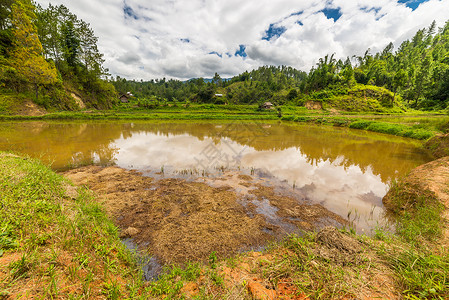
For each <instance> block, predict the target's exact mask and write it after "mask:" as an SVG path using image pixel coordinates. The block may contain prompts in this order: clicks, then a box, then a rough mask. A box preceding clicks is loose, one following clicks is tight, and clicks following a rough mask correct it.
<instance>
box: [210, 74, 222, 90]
mask: <svg viewBox="0 0 449 300" xmlns="http://www.w3.org/2000/svg"><path fill="white" fill-rule="evenodd" d="M212 82H213V83H215V85H216V86H218V87H220V86H221V84H222V80H221V77H220V75H219V74H218V73H217V72H215V75H214V78H212Z"/></svg>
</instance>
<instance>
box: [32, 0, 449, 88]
mask: <svg viewBox="0 0 449 300" xmlns="http://www.w3.org/2000/svg"><path fill="white" fill-rule="evenodd" d="M37 2H38V3H39V4H41V5H43V6H44V7H45V6H46V5H47V4H48V3H52V4H53V5H59V4H63V5H65V6H67V7H68V8H69V9H70V10H71V11H72V12H74V13H75V14H76V15H77V16H78V17H79V18H81V19H83V20H85V21H87V22H89V23H90V24H91V26H92V28H93V29H94V31H95V33H96V35H97V36H98V37H99V48H100V50H101V51H102V52H103V53H104V54H105V59H106V62H105V66H106V67H107V68H109V70H110V72H111V73H112V74H113V75H119V76H122V77H127V78H136V79H144V80H148V79H152V78H161V77H167V78H178V79H189V78H192V77H212V76H213V75H214V73H215V72H218V73H219V74H220V75H221V76H222V77H229V76H234V75H236V74H238V73H241V72H243V71H245V70H250V69H253V68H257V67H259V66H262V65H271V64H273V65H291V66H293V67H296V68H299V69H302V70H304V71H308V70H309V69H310V68H311V67H312V66H313V65H314V64H315V63H316V62H317V61H318V59H319V58H320V57H323V56H324V55H326V54H333V53H335V56H336V57H337V58H345V57H346V56H352V55H362V54H363V53H364V52H365V51H366V50H367V49H368V48H370V49H371V51H372V52H376V51H380V50H382V49H383V48H384V47H385V46H386V45H387V44H388V43H389V42H393V43H394V44H395V45H396V46H399V44H400V43H401V42H402V41H403V40H405V39H408V38H411V37H412V36H413V34H414V33H415V32H416V31H417V30H418V29H420V28H424V27H428V26H429V25H430V23H431V22H432V21H433V20H435V21H436V22H437V24H438V25H439V26H443V25H444V23H445V22H446V21H447V18H448V16H449V0H400V1H399V2H398V1H394V0H378V1H375V2H373V1H371V0H312V1H296V0H278V1H271V0H257V1H256V0H250V1H240V0H239V1H237V0H227V1H218V0H208V1H204V0H191V1H188V2H186V1H179V0H152V1H146V0H108V1H104V0H103V1H101V0H77V1H69V0H37ZM242 47H243V49H245V51H244V54H246V55H236V53H240V54H243V52H241V50H242Z"/></svg>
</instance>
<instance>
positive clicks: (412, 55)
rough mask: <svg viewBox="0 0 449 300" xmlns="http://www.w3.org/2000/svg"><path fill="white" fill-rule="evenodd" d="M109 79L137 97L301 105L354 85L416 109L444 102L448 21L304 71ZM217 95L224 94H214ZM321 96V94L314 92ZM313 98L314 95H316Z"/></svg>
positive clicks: (447, 98)
mask: <svg viewBox="0 0 449 300" xmlns="http://www.w3.org/2000/svg"><path fill="white" fill-rule="evenodd" d="M112 83H113V84H114V86H115V87H116V89H117V90H118V91H119V92H123V93H124V92H126V91H132V92H133V93H135V94H136V95H137V96H138V97H143V98H148V97H153V98H158V99H166V100H168V101H172V100H173V99H174V100H179V101H193V102H200V103H213V102H216V103H223V102H226V103H235V104H238V103H242V104H246V103H260V102H263V101H273V102H276V103H278V104H284V103H292V104H298V103H304V101H298V99H307V98H308V97H309V96H310V95H312V96H314V95H324V97H325V96H326V95H329V94H339V93H340V94H341V93H347V92H348V89H350V88H351V87H354V86H356V85H364V86H378V87H383V88H386V89H388V90H390V91H392V92H393V93H394V97H393V99H398V98H400V99H402V100H403V101H404V103H405V104H406V105H408V106H409V107H412V108H417V109H444V108H446V107H448V106H449V21H448V22H446V24H445V26H444V27H442V28H438V29H437V28H436V23H435V22H433V23H432V24H431V25H430V26H429V27H428V28H424V29H421V30H419V31H418V32H417V33H416V34H415V36H414V37H413V38H411V39H410V40H406V41H404V42H403V43H402V44H401V45H400V46H399V47H398V49H397V50H396V51H394V46H393V44H392V43H390V44H389V45H387V47H385V49H384V50H382V51H380V52H379V53H376V54H371V53H370V50H369V49H368V50H367V51H366V52H365V53H364V55H362V56H355V55H354V56H352V57H347V58H346V59H344V60H342V59H340V60H337V59H336V58H335V56H334V55H326V56H325V57H323V58H320V59H319V61H318V63H317V64H316V65H315V66H314V67H313V68H312V69H311V70H310V71H309V73H306V72H303V71H300V70H296V69H294V68H292V67H287V66H263V67H260V68H258V69H256V70H252V71H246V72H243V73H242V74H239V75H237V76H234V77H232V78H230V79H221V78H220V75H219V74H217V73H216V74H215V76H214V77H213V78H212V79H210V80H205V79H203V78H198V79H192V80H189V81H186V82H182V81H179V80H166V79H165V78H164V79H161V80H151V81H136V80H126V79H125V78H120V77H117V78H115V79H113V80H112ZM216 93H223V94H224V95H225V97H224V98H217V97H214V95H215V94H216ZM319 97H321V96H319ZM319 97H318V98H319Z"/></svg>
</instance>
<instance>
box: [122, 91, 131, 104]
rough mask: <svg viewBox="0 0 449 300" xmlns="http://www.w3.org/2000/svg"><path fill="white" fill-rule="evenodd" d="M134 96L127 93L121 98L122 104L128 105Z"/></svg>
mask: <svg viewBox="0 0 449 300" xmlns="http://www.w3.org/2000/svg"><path fill="white" fill-rule="evenodd" d="M132 96H133V94H131V92H127V93H126V94H123V95H121V96H120V97H119V99H120V102H122V103H128V102H129V98H131V97H132Z"/></svg>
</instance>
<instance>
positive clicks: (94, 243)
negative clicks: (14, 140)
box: [0, 153, 140, 299]
mask: <svg viewBox="0 0 449 300" xmlns="http://www.w3.org/2000/svg"><path fill="white" fill-rule="evenodd" d="M0 182H1V189H0V197H1V198H0V199H1V200H0V201H1V207H2V213H1V214H0V280H1V284H0V295H1V296H0V298H2V299H5V298H6V299H19V298H22V299H31V298H45V299H53V298H65V299H77V298H79V297H81V296H84V297H90V298H97V297H108V298H115V299H118V297H117V296H118V295H121V294H131V293H133V292H132V291H131V290H133V289H135V287H136V286H138V285H139V282H140V279H139V273H138V271H137V269H136V267H135V264H134V262H133V261H134V260H133V258H132V256H131V255H130V253H129V252H127V251H126V250H125V248H124V246H123V245H122V244H121V242H120V241H119V239H118V237H117V228H116V227H115V226H114V225H113V223H112V222H111V221H110V220H109V219H108V218H107V216H106V215H105V213H104V212H103V209H102V207H101V206H100V205H99V204H98V203H97V202H96V201H95V199H94V198H93V196H92V194H91V193H90V192H89V191H88V190H85V189H82V188H81V189H76V188H75V187H73V186H71V185H70V183H69V182H67V181H66V180H64V179H63V178H62V177H61V176H60V175H58V174H55V173H54V172H53V171H51V170H50V169H49V168H47V167H46V166H44V165H42V164H41V163H40V162H38V161H37V160H34V159H30V158H26V157H18V156H15V155H13V154H8V153H1V154H0ZM135 292H136V291H134V293H135Z"/></svg>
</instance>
